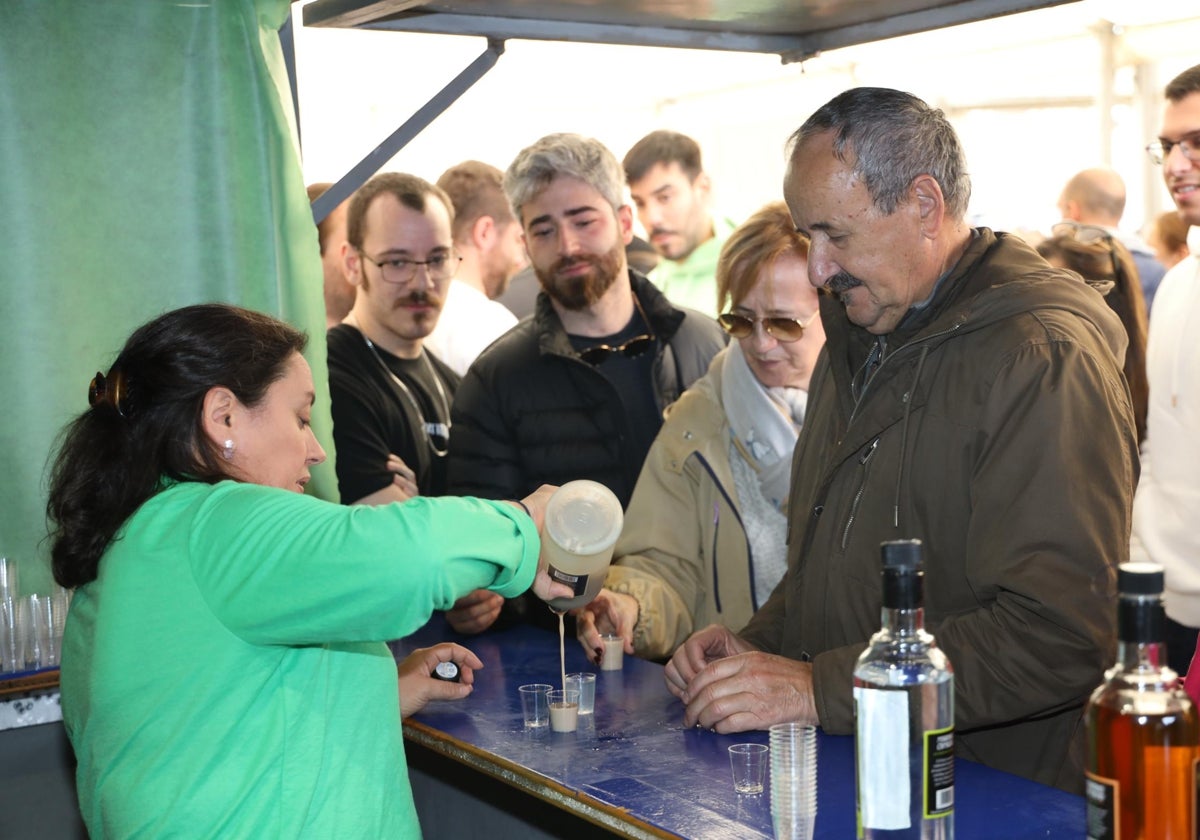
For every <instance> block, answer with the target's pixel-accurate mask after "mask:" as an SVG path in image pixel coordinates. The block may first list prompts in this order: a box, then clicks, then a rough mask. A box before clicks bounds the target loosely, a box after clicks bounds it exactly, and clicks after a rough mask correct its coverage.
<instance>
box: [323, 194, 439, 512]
mask: <svg viewBox="0 0 1200 840" xmlns="http://www.w3.org/2000/svg"><path fill="white" fill-rule="evenodd" d="M453 219H454V209H453V206H452V204H451V202H450V198H449V197H448V196H447V195H446V194H445V192H444V191H443V190H441V189H440V188H438V187H436V186H434V185H433V184H430V183H429V182H428V181H425V180H423V179H421V178H418V177H417V176H415V175H406V174H402V173H398V172H386V173H383V174H380V175H376V176H375V177H373V178H371V180H369V181H367V183H366V184H364V185H363V186H362V187H360V188H359V189H358V191H357V192H355V194H354V197H353V198H352V199H351V201H350V207H349V210H348V211H347V219H346V238H347V240H348V242H349V247H348V248H347V249H346V254H345V266H346V276H347V277H349V278H350V282H351V283H353V284H354V285H355V287H356V289H357V292H356V295H355V299H354V308H353V309H352V310H351V311H350V314H349V315H348V316H347V317H346V319H345V321H343V322H342V323H341V324H340V325H338V326H336V327H334V328H332V329H331V330H329V333H328V335H327V339H328V346H329V392H330V411H331V413H332V415H333V442H334V445H335V446H336V447H337V456H336V457H337V477H338V489H339V492H340V494H341V498H342V502H343V503H346V504H385V503H387V502H392V501H403V500H404V499H408V498H411V497H413V496H415V495H426V496H437V495H443V494H444V493H445V492H446V454H447V451H448V447H449V443H450V404H451V401H452V400H453V398H454V392H455V389H456V388H457V387H458V382H459V377H458V374H456V373H455V372H454V371H453V370H451V369H450V368H449V367H448V366H447V365H446V364H444V363H443V362H442V361H441V359H438V358H437V357H436V356H435V355H434V354H432V353H430V352H429V351H428V350H427V349H425V347H424V341H425V338H426V336H428V335H429V333H430V332H432V331H433V328H434V326H435V325H436V324H437V321H438V315H439V314H440V313H441V310H442V305H443V303H444V302H445V299H446V290H447V287H448V286H449V284H450V280H451V278H453V276H454V274H455V271H456V269H457V268H458V262H459V257H458V254H457V253H455V250H454V241H453V238H452V235H451V226H452V223H453Z"/></svg>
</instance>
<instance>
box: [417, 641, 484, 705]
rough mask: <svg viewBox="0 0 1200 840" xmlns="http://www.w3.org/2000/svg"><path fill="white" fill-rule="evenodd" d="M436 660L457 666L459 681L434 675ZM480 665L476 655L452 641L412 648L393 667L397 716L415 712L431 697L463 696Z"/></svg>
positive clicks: (473, 682) (470, 688) (456, 697)
mask: <svg viewBox="0 0 1200 840" xmlns="http://www.w3.org/2000/svg"><path fill="white" fill-rule="evenodd" d="M439 662H453V663H454V664H455V665H457V666H458V682H447V681H446V680H435V679H434V678H433V669H434V668H436V667H437V666H438V663H439ZM482 667H483V663H482V662H480V661H479V657H478V656H476V655H475V654H473V653H471V651H469V650H467V649H466V648H465V647H463V646H462V645H456V644H453V643H451V642H442V643H441V644H438V645H434V646H433V647H427V648H418V649H417V650H414V651H413V652H412V653H410V654H409V655H408V656H406V657H404V661H403V662H401V663H399V664H398V665H397V666H396V671H397V673H398V675H399V678H400V716H401V717H408V716H409V715H414V714H416V713H417V712H419V711H421V709H423V708H425V706H426V705H427V704H428V703H429V701H430V700H461V699H463V698H464V697H466V696H467V695H468V694H470V693H471V690H472V686H473V685H474V684H475V671H476V670H478V669H480V668H482Z"/></svg>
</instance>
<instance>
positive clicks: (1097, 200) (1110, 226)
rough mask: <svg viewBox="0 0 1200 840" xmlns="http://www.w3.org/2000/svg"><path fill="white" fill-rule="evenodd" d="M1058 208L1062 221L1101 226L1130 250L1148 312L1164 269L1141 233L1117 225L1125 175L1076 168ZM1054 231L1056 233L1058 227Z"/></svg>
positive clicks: (1097, 169)
mask: <svg viewBox="0 0 1200 840" xmlns="http://www.w3.org/2000/svg"><path fill="white" fill-rule="evenodd" d="M1058 212H1059V214H1061V217H1062V219H1063V221H1068V222H1076V223H1078V224H1080V225H1091V226H1094V227H1098V228H1103V229H1104V230H1105V231H1107V232H1108V234H1109V235H1110V236H1112V237H1113V239H1115V240H1116V241H1118V242H1120V243H1121V244H1122V245H1124V246H1125V247H1126V248H1127V249H1128V250H1129V253H1130V255H1131V256H1132V257H1133V264H1134V265H1135V266H1136V267H1137V272H1138V277H1137V279H1138V282H1139V284H1140V285H1141V287H1142V296H1143V297H1144V298H1145V300H1146V311H1147V312H1149V311H1150V305H1151V304H1152V303H1153V302H1154V293H1155V291H1157V289H1158V284H1159V282H1160V281H1161V280H1162V277H1163V274H1165V273H1166V271H1167V270H1166V268H1165V267H1163V264H1162V263H1160V262H1159V261H1158V258H1157V257H1155V256H1154V251H1152V250H1151V248H1150V246H1149V245H1147V244H1146V243H1145V242H1143V241H1142V238H1141V237H1140V236H1137V235H1136V234H1126V233H1122V232H1121V231H1120V230H1118V228H1117V226H1118V225H1119V224H1120V223H1121V216H1122V215H1124V213H1125V181H1124V179H1122V178H1121V176H1120V175H1119V174H1118V173H1117V172H1116V171H1114V170H1112V169H1103V168H1100V167H1096V168H1093V169H1084V170H1083V171H1082V172H1077V173H1076V174H1075V175H1073V176H1071V180H1069V181H1067V183H1066V186H1064V187H1063V190H1062V193H1061V194H1060V195H1059V197H1058ZM1054 233H1055V234H1056V235H1057V234H1058V231H1057V230H1055V231H1054Z"/></svg>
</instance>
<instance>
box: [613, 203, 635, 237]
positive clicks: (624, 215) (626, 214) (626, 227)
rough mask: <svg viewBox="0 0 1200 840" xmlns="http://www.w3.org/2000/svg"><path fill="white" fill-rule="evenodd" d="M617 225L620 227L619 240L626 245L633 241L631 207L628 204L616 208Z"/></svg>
mask: <svg viewBox="0 0 1200 840" xmlns="http://www.w3.org/2000/svg"><path fill="white" fill-rule="evenodd" d="M617 226H618V227H619V228H620V229H621V242H622V243H623V244H625V245H628V244H629V243H630V242H632V241H633V208H632V207H630V206H629V205H628V204H622V205H621V206H620V207H618V208H617Z"/></svg>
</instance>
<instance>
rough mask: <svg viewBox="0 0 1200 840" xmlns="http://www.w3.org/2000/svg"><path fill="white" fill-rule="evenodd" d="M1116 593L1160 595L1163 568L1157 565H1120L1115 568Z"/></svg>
mask: <svg viewBox="0 0 1200 840" xmlns="http://www.w3.org/2000/svg"><path fill="white" fill-rule="evenodd" d="M1117 591H1118V592H1120V593H1121V594H1122V595H1161V594H1162V591H1163V567H1162V566H1160V565H1158V564H1157V563H1122V564H1121V565H1120V566H1118V567H1117Z"/></svg>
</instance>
